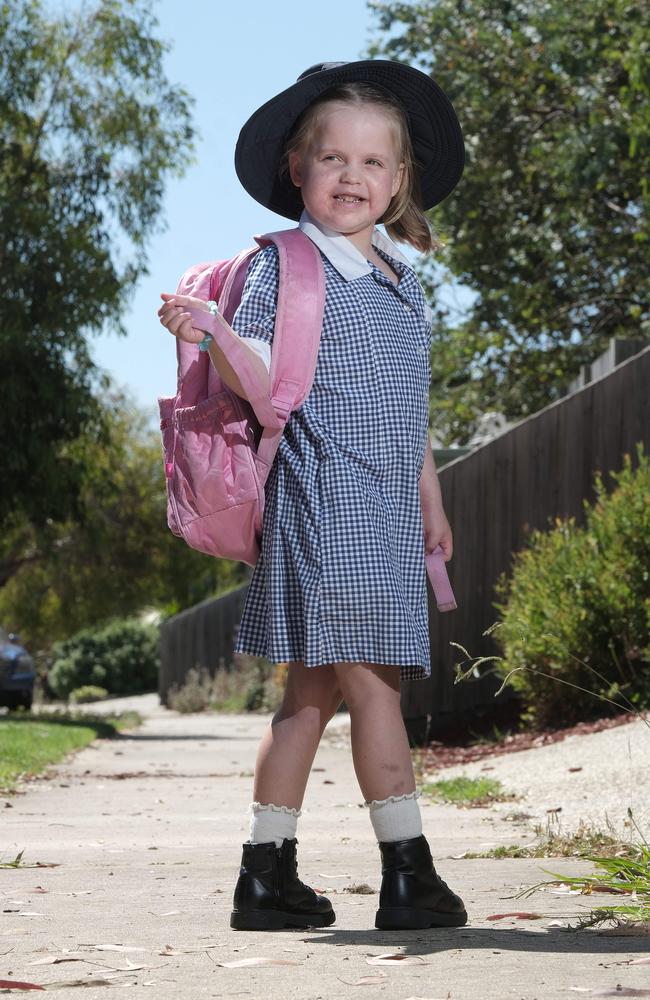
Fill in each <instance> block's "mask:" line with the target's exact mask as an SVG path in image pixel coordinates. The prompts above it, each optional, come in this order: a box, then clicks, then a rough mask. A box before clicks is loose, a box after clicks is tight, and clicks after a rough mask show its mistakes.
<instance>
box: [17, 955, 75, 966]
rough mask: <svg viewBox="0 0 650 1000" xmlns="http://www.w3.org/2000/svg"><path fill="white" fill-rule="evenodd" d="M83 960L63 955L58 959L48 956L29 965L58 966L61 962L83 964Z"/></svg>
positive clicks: (55, 956) (57, 957) (54, 956)
mask: <svg viewBox="0 0 650 1000" xmlns="http://www.w3.org/2000/svg"><path fill="white" fill-rule="evenodd" d="M85 961H86V960H85V958H72V957H69V956H68V955H63V956H61V957H60V958H59V956H58V955H48V956H47V958H37V959H36V961H35V962H30V963H29V964H30V965H60V964H61V963H62V962H85Z"/></svg>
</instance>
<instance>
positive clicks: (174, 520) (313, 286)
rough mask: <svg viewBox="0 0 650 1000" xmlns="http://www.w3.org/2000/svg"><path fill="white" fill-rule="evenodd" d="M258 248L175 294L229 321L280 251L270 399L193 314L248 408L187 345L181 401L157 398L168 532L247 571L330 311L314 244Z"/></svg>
mask: <svg viewBox="0 0 650 1000" xmlns="http://www.w3.org/2000/svg"><path fill="white" fill-rule="evenodd" d="M255 240H256V243H257V244H258V245H257V247H252V248H250V249H248V250H243V251H242V252H241V253H240V254H238V256H237V257H234V258H232V259H231V260H225V261H216V262H214V261H213V262H211V263H205V264H196V265H195V266H194V267H191V268H190V269H189V270H188V271H186V272H185V274H184V275H183V277H182V278H181V280H180V282H179V285H178V288H177V292H178V293H179V294H182V295H192V296H194V297H196V298H200V299H205V300H206V301H209V300H213V301H215V302H217V303H218V305H219V311H220V313H221V314H222V315H223V316H224V318H225V319H226V321H227V322H228V323H231V322H232V319H233V316H234V314H235V311H236V309H237V306H238V305H239V302H240V299H241V295H242V290H243V287H244V282H245V280H246V273H247V271H248V266H249V264H250V262H251V260H252V259H253V257H254V256H255V254H256V253H259V250H260V248H262V247H265V246H268V245H270V244H272V243H273V244H275V246H276V247H277V250H278V261H279V271H280V277H279V287H278V302H277V313H276V321H275V329H274V334H273V350H272V352H271V369H270V381H271V394H270V396H269V394H268V390H267V391H265V390H264V388H263V386H262V385H261V384H260V381H259V377H258V376H257V374H256V372H255V371H254V369H253V367H252V366H251V364H250V360H249V357H248V352H247V349H246V348H245V347H244V346H243V344H242V345H239V344H237V343H236V342H235V343H234V344H233V343H232V342H231V338H228V337H227V335H226V333H225V331H224V329H223V327H222V326H221V324H220V322H219V320H218V319H217V318H216V317H214V316H212V315H211V314H210V313H208V312H204V311H203V310H194V309H193V310H190V312H191V314H192V320H193V325H194V326H195V327H196V329H200V330H205V331H206V333H210V334H211V335H212V336H213V338H214V340H215V341H216V343H217V344H218V345H219V347H220V348H221V349H222V350H223V351H224V353H225V354H226V357H227V359H228V361H229V363H230V364H231V365H232V367H233V369H234V370H235V371H236V372H237V376H238V378H239V380H240V382H241V384H242V387H243V388H244V390H245V391H246V394H247V396H248V400H250V402H249V401H248V400H245V399H242V398H241V397H240V396H238V395H237V394H236V393H235V392H232V391H231V390H230V389H229V388H228V387H227V386H226V385H225V384H224V383H223V382H222V381H221V378H220V377H219V374H218V372H217V370H216V369H215V367H214V365H213V364H212V362H211V360H210V357H209V355H208V353H207V352H203V351H200V350H199V345H198V344H188V343H186V342H185V341H182V340H177V341H176V353H177V359H178V379H177V391H176V395H175V396H168V397H161V398H160V399H159V400H158V406H159V409H160V429H161V432H162V439H163V453H164V462H165V476H166V482H167V523H168V525H169V528H170V530H171V531H172V532H173V533H174V534H175V535H178V536H179V537H181V538H184V539H185V541H186V542H187V544H188V545H189V546H190V547H191V548H193V549H198V551H199V552H205V553H207V555H211V556H217V557H219V558H223V559H236V560H238V561H240V562H245V563H248V565H250V566H254V565H255V563H256V562H257V558H258V556H259V542H260V537H261V533H262V517H263V514H264V484H265V483H266V479H267V477H268V474H269V471H270V469H271V465H272V464H273V459H274V457H275V453H276V451H277V449H278V445H279V443H280V438H281V437H282V433H283V431H284V428H285V426H286V423H287V420H288V419H289V416H290V415H291V413H292V412H293V410H296V409H298V408H299V407H300V406H301V405H302V403H303V402H304V400H305V399H306V398H307V396H308V394H309V391H310V389H311V386H312V382H313V380H314V372H315V370H316V360H317V357H318V347H319V344H320V335H321V328H322V325H323V310H324V305H325V273H324V270H323V264H322V261H321V258H320V253H319V251H318V250H317V248H316V247H315V245H314V244H313V243H312V241H311V240H310V239H309V237H307V236H305V234H304V233H302V232H301V231H300V230H299V229H290V230H285V231H283V232H277V233H269V234H267V235H266V236H258V237H255ZM426 564H427V572H428V573H429V577H430V579H431V583H432V586H433V587H434V592H435V595H436V600H437V603H438V608H439V610H441V611H450V610H452V609H453V608H455V607H456V603H455V600H454V596H453V593H452V591H451V587H450V585H449V579H448V577H447V571H446V567H445V563H444V559H443V558H442V550H441V549H440V548H439V547H438V549H436V551H435V552H434V553H433V554H431V555H429V556H427V559H426Z"/></svg>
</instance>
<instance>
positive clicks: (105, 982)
mask: <svg viewBox="0 0 650 1000" xmlns="http://www.w3.org/2000/svg"><path fill="white" fill-rule="evenodd" d="M118 985H119V986H136V985H137V984H136V983H124V982H122V983H119V984H118V983H115V982H114V981H113V980H112V979H67V980H63V981H61V982H56V983H44V984H43V988H44V989H46V990H67V989H69V988H70V987H72V986H82V987H83V986H88V987H90V989H93V988H94V987H95V986H118Z"/></svg>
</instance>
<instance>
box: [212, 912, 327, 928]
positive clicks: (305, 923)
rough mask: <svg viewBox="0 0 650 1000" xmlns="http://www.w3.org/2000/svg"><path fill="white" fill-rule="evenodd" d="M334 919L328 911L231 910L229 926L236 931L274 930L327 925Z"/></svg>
mask: <svg viewBox="0 0 650 1000" xmlns="http://www.w3.org/2000/svg"><path fill="white" fill-rule="evenodd" d="M335 920H336V914H335V913H334V911H333V910H330V911H329V913H304V914H303V913H284V912H283V911H282V910H233V911H232V913H231V914H230V926H231V927H232V928H234V930H236V931H275V930H281V929H282V928H283V927H329V925H330V924H333V923H334V921H335Z"/></svg>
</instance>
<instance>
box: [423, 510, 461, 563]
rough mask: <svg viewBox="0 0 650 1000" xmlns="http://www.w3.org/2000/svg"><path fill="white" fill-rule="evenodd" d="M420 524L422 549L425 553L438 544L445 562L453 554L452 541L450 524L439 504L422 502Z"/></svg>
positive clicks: (431, 550)
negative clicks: (422, 539) (422, 541)
mask: <svg viewBox="0 0 650 1000" xmlns="http://www.w3.org/2000/svg"><path fill="white" fill-rule="evenodd" d="M422 525H423V528H424V551H425V553H426V554H427V555H429V553H430V552H433V550H434V549H435V548H436V546H437V545H439V546H440V547H441V549H442V551H443V553H444V556H445V562H449V560H450V559H451V557H452V555H453V551H454V543H453V538H452V533H451V526H450V524H449V521H448V520H447V515H446V514H445V512H444V510H443V508H442V505H441V504H432V505H431V506H429V505H428V504H426V503H423V504H422Z"/></svg>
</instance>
